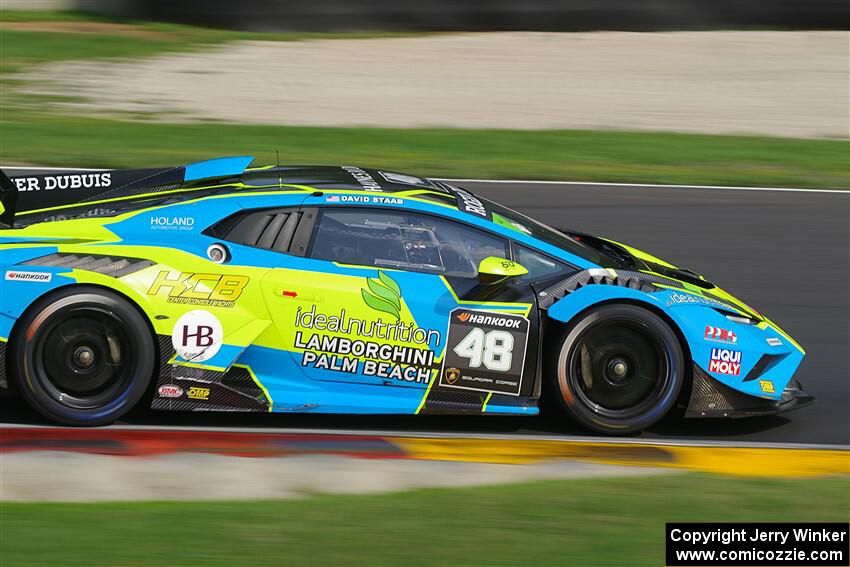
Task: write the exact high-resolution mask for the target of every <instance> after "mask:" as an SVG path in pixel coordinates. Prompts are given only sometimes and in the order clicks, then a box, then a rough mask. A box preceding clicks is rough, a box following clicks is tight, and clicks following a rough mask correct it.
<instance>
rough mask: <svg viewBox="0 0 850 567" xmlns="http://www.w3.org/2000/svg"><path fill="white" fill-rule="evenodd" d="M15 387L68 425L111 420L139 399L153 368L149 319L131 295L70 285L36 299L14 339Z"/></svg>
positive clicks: (34, 404) (37, 407)
mask: <svg viewBox="0 0 850 567" xmlns="http://www.w3.org/2000/svg"><path fill="white" fill-rule="evenodd" d="M10 347H11V349H12V375H13V377H14V379H15V380H16V385H17V390H18V392H20V394H21V395H22V396H23V397H24V399H25V400H26V401H27V402H28V403H29V405H30V406H32V407H33V409H35V410H36V411H38V412H39V413H40V414H42V415H43V416H45V417H46V418H48V419H50V420H52V421H56V422H59V423H63V424H67V425H102V424H105V423H109V422H112V421H114V420H116V419H118V418H119V417H121V416H122V415H124V414H125V413H127V412H128V411H129V410H130V409H132V407H133V406H134V405H135V404H136V403H137V402H138V401H139V400H140V399H141V398H142V396H143V395H144V394H145V392H146V390H147V388H148V385H149V384H150V381H151V378H152V376H153V372H154V368H155V366H156V346H155V344H154V341H153V337H152V336H151V332H150V331H149V328H148V324H147V322H146V321H145V319H144V317H143V316H142V314H141V313H139V311H138V310H137V309H136V308H135V307H134V306H133V305H131V304H130V303H129V302H127V300H125V299H124V298H122V297H119V296H118V295H116V294H113V293H110V292H108V291H106V290H102V289H100V288H96V287H69V288H65V289H62V290H59V291H57V292H56V293H53V294H48V295H47V296H45V297H43V298H41V299H39V300H38V301H36V302H35V303H34V304H33V305H32V306H31V308H30V309H29V310H28V311H27V312H26V313H25V314H24V316H23V317H22V318H21V319H20V320H19V321H18V323H17V325H16V327H15V333H14V335H13V337H12V340H11V341H10Z"/></svg>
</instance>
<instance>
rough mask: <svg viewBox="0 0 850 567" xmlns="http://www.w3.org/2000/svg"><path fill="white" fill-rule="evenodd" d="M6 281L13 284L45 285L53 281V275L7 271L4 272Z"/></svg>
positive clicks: (48, 273)
mask: <svg viewBox="0 0 850 567" xmlns="http://www.w3.org/2000/svg"><path fill="white" fill-rule="evenodd" d="M4 279H5V280H6V281H15V282H38V283H47V282H49V281H50V280H52V279H53V274H52V273H50V272H21V271H17V270H9V271H7V272H6V277H5V278H4Z"/></svg>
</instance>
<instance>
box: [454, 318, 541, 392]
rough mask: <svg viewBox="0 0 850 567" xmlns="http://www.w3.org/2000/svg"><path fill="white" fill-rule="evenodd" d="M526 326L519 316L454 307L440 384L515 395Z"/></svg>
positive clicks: (523, 364) (523, 353) (524, 346)
mask: <svg viewBox="0 0 850 567" xmlns="http://www.w3.org/2000/svg"><path fill="white" fill-rule="evenodd" d="M529 329H530V325H529V322H528V319H527V318H525V317H523V316H522V315H514V314H507V313H504V314H503V313H497V312H484V311H471V310H468V309H455V310H454V311H452V313H451V314H450V318H449V329H448V332H447V338H446V355H445V356H444V357H443V366H442V370H441V372H440V386H446V387H449V388H460V389H464V390H473V391H476V392H491V393H492V392H495V393H499V394H508V395H511V396H518V395H519V394H520V390H521V389H522V375H523V370H524V366H525V349H526V345H527V343H528V334H529Z"/></svg>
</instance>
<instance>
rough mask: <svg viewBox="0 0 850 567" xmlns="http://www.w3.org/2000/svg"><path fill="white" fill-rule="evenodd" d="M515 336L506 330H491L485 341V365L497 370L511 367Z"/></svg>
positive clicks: (502, 370)
mask: <svg viewBox="0 0 850 567" xmlns="http://www.w3.org/2000/svg"><path fill="white" fill-rule="evenodd" d="M513 350H514V337H513V335H511V334H510V333H506V332H505V331H490V332H489V333H487V338H486V340H485V342H484V366H486V367H487V368H488V369H489V370H495V371H496V372H507V371H508V370H510V369H511V359H512V358H513V354H512V351H513Z"/></svg>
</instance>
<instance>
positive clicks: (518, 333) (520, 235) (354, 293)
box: [0, 157, 814, 434]
mask: <svg viewBox="0 0 850 567" xmlns="http://www.w3.org/2000/svg"><path fill="white" fill-rule="evenodd" d="M252 163H253V158H252V157H229V158H221V159H215V160H210V161H205V162H200V163H194V164H190V165H187V166H184V167H173V168H166V169H147V170H113V171H63V172H56V171H52V172H50V173H48V174H41V175H24V176H18V177H11V178H10V177H7V176H6V175H5V174H3V175H0V182H2V194H0V196H2V200H1V201H2V208H0V222H2V223H3V224H2V226H3V229H2V230H0V273H2V274H3V280H2V293H0V388H3V389H6V390H8V391H9V393H12V394H15V395H18V396H20V397H22V398H23V399H24V400H25V401H26V402H27V403H28V404H29V405H31V406H32V407H33V408H34V409H35V410H37V411H38V412H40V413H41V414H42V415H44V416H46V417H47V418H49V419H50V420H53V421H56V422H59V423H63V424H70V425H98V424H104V423H108V422H111V421H114V420H116V419H118V418H120V417H121V416H122V415H124V414H125V413H126V412H127V411H129V410H130V409H131V408H133V407H134V406H136V405H137V404H149V405H150V406H151V407H152V408H153V409H157V410H179V411H239V412H312V413H336V414H511V415H536V414H537V413H538V412H539V409H540V407H541V404H545V406H546V407H547V408H551V411H560V412H562V414H563V415H565V416H569V417H570V418H572V419H574V420H575V421H577V422H578V423H579V424H581V425H583V426H585V427H586V428H589V429H591V430H595V431H598V432H603V433H610V434H626V433H632V432H637V431H640V430H642V429H644V428H647V427H649V426H651V425H652V424H653V423H655V422H657V421H658V420H659V419H661V418H662V417H663V416H665V415H666V414H668V413H669V412H671V411H674V410H676V409H677V408H678V410H679V411H682V412H683V413H684V415H685V416H686V417H740V416H752V415H762V414H770V413H776V412H780V411H784V410H788V409H792V408H796V407H800V406H801V405H804V404H806V403H809V402H811V401H813V399H814V398H812V397H811V396H810V395H808V394H806V393H805V392H804V391H802V390H801V388H800V387H799V384H798V383H796V382H795V381H792V379H791V377H792V375H793V373H794V371H795V370H796V368H797V367H798V365H799V364H800V361H801V360H802V358H803V355H804V351H803V349H802V348H801V347H800V345H798V344H797V343H796V342H795V341H794V339H793V338H791V337H790V336H789V335H788V334H787V333H785V332H783V331H782V329H780V328H779V327H778V326H777V325H776V324H774V323H773V322H771V321H770V320H769V319H767V318H766V317H764V316H763V315H761V314H760V313H759V312H757V311H756V310H755V309H752V308H751V307H748V306H747V305H745V304H744V303H742V302H741V301H739V300H737V299H736V298H734V297H733V296H732V295H730V294H729V293H727V292H725V291H723V290H722V289H720V288H718V287H717V286H715V285H714V284H712V283H711V282H709V281H707V280H706V279H705V278H703V277H702V276H700V275H698V274H696V273H694V272H691V271H689V270H685V269H680V268H677V267H675V266H673V265H671V264H669V263H667V262H664V261H662V260H660V259H658V258H655V257H654V256H651V255H649V254H647V253H644V252H641V251H640V250H636V249H635V248H632V247H630V246H627V245H625V244H621V243H618V242H614V241H612V240H609V239H606V238H601V237H599V236H593V235H589V234H580V233H578V232H574V231H571V230H567V229H560V230H555V229H553V228H550V227H548V226H545V225H543V224H541V223H539V222H537V221H535V220H533V219H530V218H528V217H526V216H524V215H522V214H520V213H518V212H516V211H513V210H510V209H507V208H505V207H503V206H500V205H498V204H496V203H493V202H490V201H489V200H487V199H484V198H482V197H479V196H476V195H474V194H473V193H471V192H469V191H467V190H465V189H462V188H460V187H456V186H454V185H450V184H447V183H443V182H441V181H437V180H432V179H423V178H419V177H414V176H411V175H404V174H400V173H395V172H390V171H383V170H375V169H363V168H360V167H354V166H343V167H316V166H283V167H281V166H266V167H254V166H252ZM547 411H549V410H548V409H547Z"/></svg>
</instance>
